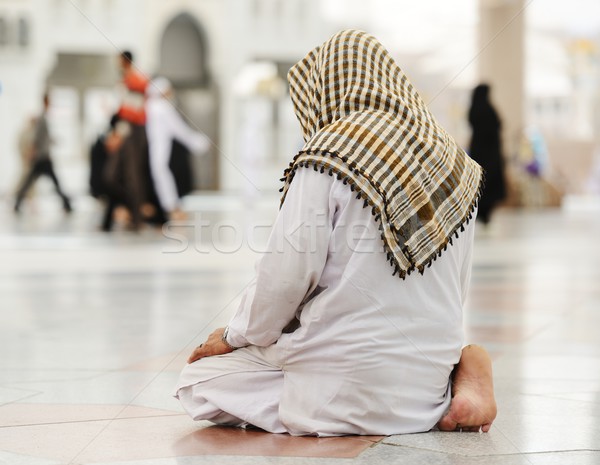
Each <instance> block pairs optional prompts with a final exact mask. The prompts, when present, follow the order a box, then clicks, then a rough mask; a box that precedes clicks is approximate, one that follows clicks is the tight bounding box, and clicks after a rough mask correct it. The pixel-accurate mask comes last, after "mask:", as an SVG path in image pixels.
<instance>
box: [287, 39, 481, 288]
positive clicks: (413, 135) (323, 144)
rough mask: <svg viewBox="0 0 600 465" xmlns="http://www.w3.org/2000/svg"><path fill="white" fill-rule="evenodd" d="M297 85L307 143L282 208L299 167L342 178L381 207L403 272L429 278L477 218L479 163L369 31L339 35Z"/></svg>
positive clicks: (305, 63) (297, 72)
mask: <svg viewBox="0 0 600 465" xmlns="http://www.w3.org/2000/svg"><path fill="white" fill-rule="evenodd" d="M288 80H289V83H290V93H291V97H292V102H293V104H294V109H295V112H296V116H297V117H298V119H299V121H300V125H301V126H302V132H303V135H304V141H305V144H304V147H303V148H302V150H301V151H300V152H299V153H298V155H296V156H295V157H294V159H293V161H292V162H291V163H290V166H289V168H288V169H286V170H285V172H284V178H283V179H282V180H283V181H284V186H283V188H282V192H283V196H282V200H281V201H282V203H283V202H284V200H285V195H286V193H287V190H288V188H289V186H290V183H291V182H292V179H293V177H294V174H295V172H296V169H298V168H299V167H313V168H314V169H315V170H320V171H321V173H323V172H327V173H328V174H329V175H335V176H337V178H338V179H341V180H343V181H344V183H345V184H346V183H348V184H350V188H351V189H352V190H356V192H357V198H359V199H363V200H364V206H365V207H367V206H369V207H370V208H371V209H372V213H373V215H374V216H375V220H376V221H378V222H379V224H380V230H381V239H382V240H383V243H384V245H385V249H386V251H387V257H388V260H389V261H390V264H391V265H392V267H393V269H394V273H398V274H399V276H400V277H402V278H404V277H405V276H406V275H407V274H409V273H410V272H411V271H413V270H415V269H416V270H418V271H420V272H421V273H423V271H424V269H425V267H426V266H427V265H430V264H431V262H432V261H433V260H435V258H436V257H437V256H439V255H441V253H442V251H444V250H445V249H446V247H447V245H448V243H449V242H450V243H452V236H453V235H456V236H458V231H459V229H460V230H464V226H463V225H464V223H465V222H467V221H468V220H469V219H470V218H471V215H472V212H473V211H474V209H475V207H476V204H477V200H478V198H479V192H480V185H481V182H482V171H481V168H480V166H479V165H478V164H477V163H475V162H474V161H472V160H471V159H470V158H469V157H468V156H467V154H466V153H465V152H464V151H463V150H462V149H461V148H460V147H458V145H457V144H456V142H455V141H454V140H453V139H452V138H451V137H450V136H449V135H448V134H447V133H446V131H444V129H442V128H441V127H440V126H439V125H438V124H437V122H436V121H435V118H434V117H433V116H432V115H431V113H430V112H429V110H428V109H427V108H426V106H425V103H424V102H423V100H421V97H420V96H419V94H418V93H417V91H416V90H415V89H414V88H413V86H412V85H411V84H410V82H409V81H408V79H407V77H406V75H405V74H404V73H403V72H402V70H401V69H400V68H399V67H398V65H396V63H395V62H394V60H393V59H392V57H391V56H390V55H389V53H388V51H387V50H386V49H385V48H384V47H383V46H382V45H381V44H380V43H379V42H378V41H377V39H375V38H374V37H373V36H371V35H369V34H367V33H365V32H361V31H354V30H348V31H342V32H339V33H337V34H335V35H334V36H333V37H331V38H330V39H329V40H328V41H326V42H325V43H324V44H323V45H322V46H320V47H317V48H315V49H314V50H312V51H311V52H310V53H309V54H308V55H307V56H306V57H305V58H304V59H303V60H302V61H300V62H298V63H297V64H296V65H294V66H293V67H292V68H291V69H290V72H289V74H288Z"/></svg>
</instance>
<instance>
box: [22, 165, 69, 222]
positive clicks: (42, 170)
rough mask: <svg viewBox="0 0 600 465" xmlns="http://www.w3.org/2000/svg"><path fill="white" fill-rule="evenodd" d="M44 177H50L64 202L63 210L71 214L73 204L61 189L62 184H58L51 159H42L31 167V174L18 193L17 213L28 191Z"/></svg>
mask: <svg viewBox="0 0 600 465" xmlns="http://www.w3.org/2000/svg"><path fill="white" fill-rule="evenodd" d="M42 175H44V176H48V177H49V178H50V179H51V180H52V182H53V183H54V188H55V189H56V193H57V194H58V195H60V198H61V199H62V201H63V208H64V209H65V211H67V212H70V211H71V202H70V201H69V198H68V197H67V196H66V195H65V193H64V192H63V191H62V189H61V188H60V184H59V182H58V178H57V177H56V173H55V172H54V167H53V166H52V160H50V158H42V159H41V160H37V161H36V162H35V163H34V164H33V166H32V167H31V170H30V171H29V174H28V175H27V177H26V178H25V180H24V181H23V184H22V185H21V188H20V189H19V191H18V192H17V200H16V202H15V211H18V210H19V208H20V206H21V202H23V199H24V198H25V195H27V191H28V190H29V189H30V188H31V186H33V183H34V182H35V181H36V180H37V178H39V177H40V176H42Z"/></svg>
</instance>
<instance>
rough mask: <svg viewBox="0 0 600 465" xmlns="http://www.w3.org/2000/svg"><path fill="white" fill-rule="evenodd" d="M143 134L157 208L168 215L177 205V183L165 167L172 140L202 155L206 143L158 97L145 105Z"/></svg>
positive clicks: (204, 138)
mask: <svg viewBox="0 0 600 465" xmlns="http://www.w3.org/2000/svg"><path fill="white" fill-rule="evenodd" d="M146 133H147V137H148V151H149V153H150V172H151V173H152V180H153V182H154V188H155V189H156V194H157V196H158V200H159V202H160V205H161V207H162V208H163V209H164V210H165V211H167V212H171V211H173V210H175V209H176V208H177V205H178V202H179V196H178V194H177V184H176V183H175V178H174V176H173V173H172V172H171V169H170V168H169V161H170V160H171V148H172V143H173V140H174V139H176V140H177V141H179V142H180V143H182V144H183V145H185V146H186V147H187V148H188V149H189V150H190V151H192V152H194V153H202V152H206V151H207V150H208V149H209V147H210V140H209V139H208V137H206V136H205V135H204V134H202V133H201V132H199V131H194V130H193V129H192V128H190V127H189V126H188V125H187V124H186V123H185V122H184V121H183V119H182V118H181V116H180V115H179V113H177V110H176V109H175V107H174V106H173V104H172V103H171V102H169V101H168V100H167V99H165V98H163V97H160V96H154V97H150V98H148V101H147V103H146Z"/></svg>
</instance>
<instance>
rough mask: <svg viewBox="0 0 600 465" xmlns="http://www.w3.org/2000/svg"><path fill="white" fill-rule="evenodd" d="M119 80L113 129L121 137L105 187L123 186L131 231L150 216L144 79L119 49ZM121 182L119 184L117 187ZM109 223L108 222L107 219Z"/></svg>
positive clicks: (126, 52) (146, 82)
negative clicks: (115, 119)
mask: <svg viewBox="0 0 600 465" xmlns="http://www.w3.org/2000/svg"><path fill="white" fill-rule="evenodd" d="M119 66H120V70H121V75H122V80H121V82H120V94H121V102H120V106H119V109H118V111H117V115H118V117H119V123H117V127H116V132H117V134H118V135H119V137H120V139H121V140H122V144H121V147H120V149H119V151H118V153H116V154H115V155H116V156H117V157H118V158H116V159H114V160H113V163H112V165H114V166H115V168H116V169H115V170H114V171H113V172H112V173H111V174H110V175H109V179H108V180H107V182H108V187H109V189H111V190H117V189H123V187H124V188H125V189H124V194H125V199H124V200H125V204H126V205H127V207H128V208H129V210H130V213H131V222H132V227H133V229H134V230H137V229H139V227H140V225H141V222H142V217H144V216H151V215H152V212H148V211H145V210H147V209H148V208H152V207H151V206H150V205H149V204H148V203H147V201H148V198H149V194H148V189H149V174H148V171H149V168H148V141H147V139H146V128H145V124H146V113H145V110H144V106H145V92H146V87H147V86H148V79H147V78H146V77H145V76H144V75H143V74H142V73H141V72H139V71H138V70H137V69H136V68H135V66H134V64H133V54H132V53H131V52H130V51H123V52H122V53H121V54H120V55H119ZM121 183H122V185H123V187H120V186H121ZM109 223H110V222H109Z"/></svg>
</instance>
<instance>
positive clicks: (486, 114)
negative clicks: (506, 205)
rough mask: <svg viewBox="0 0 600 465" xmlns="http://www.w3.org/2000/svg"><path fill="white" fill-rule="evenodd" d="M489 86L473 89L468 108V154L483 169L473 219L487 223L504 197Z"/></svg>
mask: <svg viewBox="0 0 600 465" xmlns="http://www.w3.org/2000/svg"><path fill="white" fill-rule="evenodd" d="M489 94H490V86H489V85H487V84H480V85H478V86H477V87H475V89H474V90H473V96H472V99H471V107H470V109H469V124H470V125H471V128H472V135H471V143H470V146H469V155H470V156H471V158H473V160H475V161H476V162H477V163H479V164H480V165H481V166H482V167H483V169H484V172H485V185H484V187H483V193H482V196H481V199H480V200H479V213H478V214H477V219H478V220H479V221H481V222H482V223H483V224H488V223H489V221H490V219H491V215H492V211H493V209H494V207H495V206H496V205H497V204H498V203H499V202H500V201H502V200H503V199H504V197H505V196H506V183H505V180H504V161H503V159H502V149H501V139H500V131H501V127H502V124H501V121H500V118H499V117H498V113H497V112H496V110H495V109H494V107H493V106H492V104H491V102H490V98H489Z"/></svg>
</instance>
